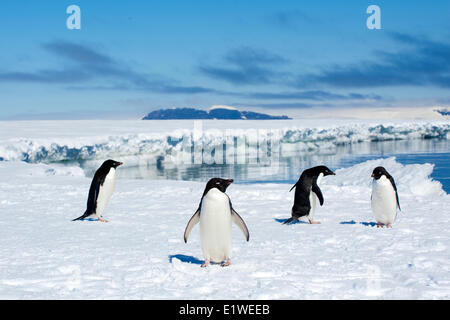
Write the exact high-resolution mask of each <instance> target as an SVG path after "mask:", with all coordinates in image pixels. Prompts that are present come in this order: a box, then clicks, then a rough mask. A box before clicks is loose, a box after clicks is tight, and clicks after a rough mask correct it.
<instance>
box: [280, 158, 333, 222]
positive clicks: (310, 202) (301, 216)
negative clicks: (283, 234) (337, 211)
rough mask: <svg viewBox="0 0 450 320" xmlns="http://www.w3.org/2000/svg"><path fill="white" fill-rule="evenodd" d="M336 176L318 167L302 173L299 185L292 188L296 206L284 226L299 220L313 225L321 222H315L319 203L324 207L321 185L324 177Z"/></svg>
mask: <svg viewBox="0 0 450 320" xmlns="http://www.w3.org/2000/svg"><path fill="white" fill-rule="evenodd" d="M329 175H335V173H334V172H332V171H331V170H330V169H328V168H327V167H325V166H317V167H313V168H310V169H306V170H305V171H303V172H302V174H301V176H300V178H299V179H298V181H297V183H296V184H295V185H294V186H293V187H292V188H291V190H289V191H292V189H294V188H295V197H294V205H293V206H292V211H291V215H292V217H291V218H289V219H288V220H286V221H285V222H284V223H283V224H287V223H291V222H294V221H297V220H302V221H307V222H309V223H311V224H318V223H320V222H317V221H314V212H315V210H316V205H317V201H319V203H320V205H323V202H324V200H323V195H322V191H320V188H319V185H320V182H321V181H322V178H323V177H324V176H329Z"/></svg>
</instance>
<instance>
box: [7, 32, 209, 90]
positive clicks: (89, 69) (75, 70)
mask: <svg viewBox="0 0 450 320" xmlns="http://www.w3.org/2000/svg"><path fill="white" fill-rule="evenodd" d="M42 47H43V48H44V49H45V50H47V51H48V52H50V53H51V54H53V55H56V56H58V57H60V58H62V59H63V61H64V65H63V66H62V67H61V68H59V69H41V70H37V71H30V72H18V71H12V72H0V82H30V83H47V84H49V83H51V84H63V85H67V84H70V86H68V87H67V88H68V89H70V90H141V91H150V92H162V93H182V94H196V93H207V92H214V91H215V90H214V89H210V88H203V87H201V86H183V85H180V84H178V82H177V81H174V80H171V79H167V78H164V77H160V76H157V75H152V74H145V73H142V72H138V71H135V70H133V69H132V68H130V67H129V66H127V65H126V64H124V63H121V62H119V61H116V60H115V59H113V58H112V57H110V56H108V55H106V54H104V53H101V52H98V51H97V50H94V49H93V48H90V47H88V46H86V45H81V44H76V43H71V42H67V41H53V42H50V43H45V44H44V45H43V46H42ZM95 81H97V82H98V81H101V82H102V85H98V84H96V82H95ZM93 82H94V83H93Z"/></svg>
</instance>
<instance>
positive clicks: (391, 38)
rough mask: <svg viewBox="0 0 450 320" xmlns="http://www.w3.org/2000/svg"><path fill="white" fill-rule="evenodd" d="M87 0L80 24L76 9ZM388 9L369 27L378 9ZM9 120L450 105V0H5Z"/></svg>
mask: <svg viewBox="0 0 450 320" xmlns="http://www.w3.org/2000/svg"><path fill="white" fill-rule="evenodd" d="M72 4H76V5H78V6H79V7H80V8H81V30H68V29H67V28H66V19H67V17H68V16H69V15H68V14H67V13H66V8H67V7H68V6H69V5H72ZM371 4H375V5H378V6H379V7H380V9H381V27H382V29H381V30H369V29H368V28H367V27H366V19H367V18H368V16H369V14H367V13H366V8H367V7H368V6H369V5H371ZM0 6H1V7H0V42H1V48H2V49H1V50H0V97H1V99H0V119H84V118H127V119H129V118H136V117H140V116H142V115H144V114H146V113H147V112H149V111H151V110H154V109H159V108H167V107H188V106H195V107H200V108H208V107H210V106H211V105H218V104H224V105H233V106H237V107H240V108H243V109H255V110H266V111H267V112H268V113H273V114H280V113H283V114H295V111H296V110H299V109H304V108H309V107H314V106H319V107H333V108H338V107H343V106H345V107H364V106H430V105H444V106H448V105H450V94H449V88H450V37H449V35H450V22H449V20H450V19H449V16H450V2H449V1H437V0H436V1H433V2H432V3H430V2H425V1H356V0H355V1H345V2H343V1H300V0H296V1H273V0H272V1H266V0H260V1H257V2H256V1H174V0H165V1H137V0H129V1H101V0H96V1H62V0H59V1H24V0H16V1H9V0H7V1H2V3H1V4H0Z"/></svg>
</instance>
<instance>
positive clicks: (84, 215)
mask: <svg viewBox="0 0 450 320" xmlns="http://www.w3.org/2000/svg"><path fill="white" fill-rule="evenodd" d="M87 216H88V214H87V212H85V213H83V215H81V216H79V217H78V218H76V219H73V220H72V221H77V220H82V219H84V218H86V217H87Z"/></svg>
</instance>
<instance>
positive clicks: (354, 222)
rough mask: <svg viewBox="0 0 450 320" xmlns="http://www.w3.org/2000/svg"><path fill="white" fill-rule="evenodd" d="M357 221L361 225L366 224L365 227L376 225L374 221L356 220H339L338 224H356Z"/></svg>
mask: <svg viewBox="0 0 450 320" xmlns="http://www.w3.org/2000/svg"><path fill="white" fill-rule="evenodd" d="M357 223H359V224H362V225H363V226H366V227H376V226H377V223H376V222H356V221H355V220H350V221H342V222H339V224H357Z"/></svg>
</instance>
